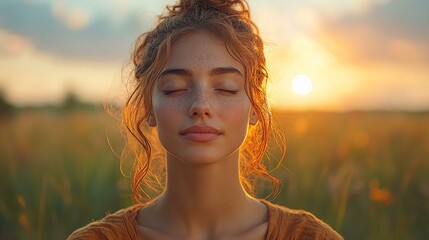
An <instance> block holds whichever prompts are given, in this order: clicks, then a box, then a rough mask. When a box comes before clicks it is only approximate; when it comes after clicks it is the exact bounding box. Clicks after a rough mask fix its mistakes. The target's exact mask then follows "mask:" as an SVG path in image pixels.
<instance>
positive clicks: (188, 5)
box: [167, 0, 250, 19]
mask: <svg viewBox="0 0 429 240" xmlns="http://www.w3.org/2000/svg"><path fill="white" fill-rule="evenodd" d="M200 8H212V9H216V10H217V11H219V12H222V13H224V14H226V15H239V16H240V17H242V18H245V19H250V16H249V7H248V4H247V2H246V1H245V0H181V1H179V3H177V4H176V5H173V6H169V7H167V9H168V10H169V11H170V13H171V14H172V15H180V14H181V13H184V12H187V11H193V10H195V9H200Z"/></svg>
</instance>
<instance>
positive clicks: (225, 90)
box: [216, 89, 238, 94]
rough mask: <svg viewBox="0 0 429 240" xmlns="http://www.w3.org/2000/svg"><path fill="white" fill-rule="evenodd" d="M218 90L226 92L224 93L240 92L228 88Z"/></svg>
mask: <svg viewBox="0 0 429 240" xmlns="http://www.w3.org/2000/svg"><path fill="white" fill-rule="evenodd" d="M216 91H220V92H224V93H228V94H237V93H238V91H237V90H228V89H216Z"/></svg>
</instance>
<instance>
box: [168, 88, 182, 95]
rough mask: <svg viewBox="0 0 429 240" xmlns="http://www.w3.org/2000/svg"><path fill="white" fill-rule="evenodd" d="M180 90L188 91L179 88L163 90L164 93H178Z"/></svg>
mask: <svg viewBox="0 0 429 240" xmlns="http://www.w3.org/2000/svg"><path fill="white" fill-rule="evenodd" d="M180 91H186V89H178V90H164V91H163V92H164V95H171V94H173V93H177V92H180Z"/></svg>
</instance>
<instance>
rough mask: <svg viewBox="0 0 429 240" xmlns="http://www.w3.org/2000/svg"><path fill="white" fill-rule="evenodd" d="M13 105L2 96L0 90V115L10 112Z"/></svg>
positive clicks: (2, 93)
mask: <svg viewBox="0 0 429 240" xmlns="http://www.w3.org/2000/svg"><path fill="white" fill-rule="evenodd" d="M13 109H14V106H13V105H12V104H10V103H9V102H8V101H7V100H6V98H5V97H4V92H3V91H2V90H0V116H5V115H8V114H10V113H11V112H12V110H13Z"/></svg>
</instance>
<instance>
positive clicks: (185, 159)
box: [168, 151, 238, 166]
mask: <svg viewBox="0 0 429 240" xmlns="http://www.w3.org/2000/svg"><path fill="white" fill-rule="evenodd" d="M236 152H238V151H232V152H227V153H219V152H217V153H214V152H211V151H204V152H201V153H198V152H197V151H193V152H190V153H189V154H184V153H183V152H182V153H180V154H177V155H176V154H172V153H168V155H170V156H169V157H168V159H172V160H174V161H180V162H182V163H184V164H186V165H189V166H204V165H211V164H216V163H220V162H223V161H225V160H227V159H235V154H234V153H236ZM233 156H234V157H233ZM236 158H237V159H235V160H236V161H238V156H237V157H236Z"/></svg>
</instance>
